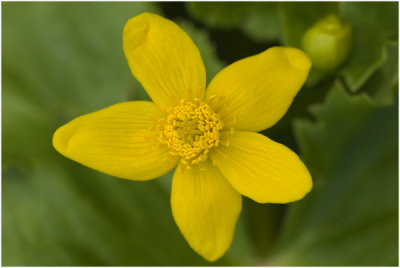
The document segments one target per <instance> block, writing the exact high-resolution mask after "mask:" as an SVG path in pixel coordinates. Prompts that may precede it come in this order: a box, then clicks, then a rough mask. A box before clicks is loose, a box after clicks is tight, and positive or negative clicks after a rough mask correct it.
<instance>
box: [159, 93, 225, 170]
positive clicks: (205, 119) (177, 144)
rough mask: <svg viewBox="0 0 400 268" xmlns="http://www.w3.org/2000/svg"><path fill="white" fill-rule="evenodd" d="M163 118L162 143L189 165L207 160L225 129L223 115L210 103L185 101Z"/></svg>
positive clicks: (171, 109)
mask: <svg viewBox="0 0 400 268" xmlns="http://www.w3.org/2000/svg"><path fill="white" fill-rule="evenodd" d="M167 113H168V115H167V117H165V118H162V119H160V120H159V122H158V124H159V129H161V135H160V138H159V139H160V142H161V143H164V144H166V145H168V147H169V148H171V149H172V150H171V154H173V155H179V156H181V157H182V159H181V161H183V162H184V163H185V164H186V165H187V166H189V165H190V164H198V163H200V162H202V161H204V160H206V159H207V154H208V152H209V151H210V149H211V148H213V147H214V146H218V143H219V135H220V133H219V131H220V130H221V129H222V128H223V122H222V120H221V119H220V116H219V115H218V114H216V113H214V111H213V110H212V109H211V108H210V106H208V105H207V104H206V103H204V102H201V101H198V100H195V101H193V102H192V101H186V100H181V102H180V104H179V105H177V106H175V107H174V108H170V109H169V110H168V111H167Z"/></svg>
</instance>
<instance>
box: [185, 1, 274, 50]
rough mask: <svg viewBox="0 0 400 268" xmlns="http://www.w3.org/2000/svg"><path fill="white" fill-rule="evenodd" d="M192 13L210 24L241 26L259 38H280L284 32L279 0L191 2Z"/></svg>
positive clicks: (188, 4)
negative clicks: (270, 0) (266, 0)
mask: <svg viewBox="0 0 400 268" xmlns="http://www.w3.org/2000/svg"><path fill="white" fill-rule="evenodd" d="M186 6H187V9H188V11H189V13H190V14H191V15H192V16H193V17H194V18H195V19H197V20H200V21H201V22H203V23H204V24H206V25H207V26H210V27H213V28H222V29H234V28H239V29H241V30H242V31H243V32H244V33H246V34H247V35H248V36H249V37H251V38H253V39H254V40H256V41H269V42H271V41H278V40H279V39H280V36H281V26H280V18H279V14H278V12H277V3H274V2H268V3H267V2H266V3H261V2H259V3H255V2H250V3H249V2H246V3H245V2H217V3H211V2H188V3H186Z"/></svg>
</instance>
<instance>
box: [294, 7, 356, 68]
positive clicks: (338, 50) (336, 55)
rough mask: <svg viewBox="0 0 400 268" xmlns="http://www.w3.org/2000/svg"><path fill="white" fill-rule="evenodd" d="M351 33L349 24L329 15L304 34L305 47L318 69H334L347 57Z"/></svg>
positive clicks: (303, 43)
mask: <svg viewBox="0 0 400 268" xmlns="http://www.w3.org/2000/svg"><path fill="white" fill-rule="evenodd" d="M351 34H352V30H351V27H350V25H349V24H347V23H345V22H343V21H341V20H340V19H339V18H338V17H337V16H335V15H329V16H327V17H325V18H324V19H322V20H320V21H318V22H317V23H316V24H314V25H313V26H312V27H311V28H310V29H309V30H308V31H307V32H306V33H305V34H304V35H303V40H302V45H303V49H304V51H305V52H306V53H307V54H308V56H309V57H310V58H311V61H312V63H313V66H314V67H315V68H316V69H320V70H323V71H332V70H334V69H336V68H337V67H339V65H341V64H342V63H343V62H344V61H345V60H346V59H347V57H348V55H349V52H350V50H351V45H352V40H351V38H352V36H351Z"/></svg>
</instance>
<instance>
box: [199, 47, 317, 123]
mask: <svg viewBox="0 0 400 268" xmlns="http://www.w3.org/2000/svg"><path fill="white" fill-rule="evenodd" d="M310 68H311V61H310V60H309V59H308V57H307V56H306V55H305V54H304V53H303V52H302V51H301V50H299V49H296V48H289V47H273V48H270V49H268V50H266V51H264V52H262V53H260V54H258V55H255V56H252V57H248V58H245V59H243V60H240V61H237V62H235V63H233V64H231V65H229V66H228V67H226V68H225V69H223V70H222V71H221V72H220V73H219V74H218V75H217V76H216V77H215V78H214V79H213V80H212V81H211V83H210V85H209V86H208V88H207V92H206V96H207V98H210V97H212V96H213V95H216V96H220V97H224V102H225V104H226V108H225V109H222V107H223V106H220V108H219V109H217V112H219V113H220V114H221V115H222V118H223V119H224V120H225V121H231V120H232V118H234V117H236V118H237V120H236V125H235V129H237V130H245V131H261V130H263V129H266V128H268V127H270V126H272V125H274V124H275V123H276V122H277V121H278V120H279V119H280V118H281V117H282V116H283V115H284V114H285V113H286V111H287V109H288V108H289V106H290V104H291V103H292V100H293V98H294V97H295V96H296V94H297V92H298V91H299V90H300V88H301V87H302V85H303V84H304V82H305V81H306V78H307V75H308V72H309V70H310ZM215 99H216V98H214V100H215ZM214 102H215V101H214ZM230 117H231V119H229V118H230Z"/></svg>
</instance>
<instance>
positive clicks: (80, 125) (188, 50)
mask: <svg viewBox="0 0 400 268" xmlns="http://www.w3.org/2000/svg"><path fill="white" fill-rule="evenodd" d="M123 50H124V52H125V56H126V58H127V60H128V64H129V66H130V68H131V70H132V73H133V75H134V77H136V79H137V80H139V81H140V83H141V84H142V86H143V87H144V89H145V90H146V91H147V93H148V94H149V96H150V97H151V99H152V100H153V102H149V101H130V102H123V103H118V104H115V105H112V106H110V107H108V108H105V109H103V110H100V111H97V112H93V113H90V114H86V115H83V116H80V117H78V118H76V119H74V120H72V121H71V122H69V123H67V124H66V125H64V126H62V127H60V128H59V129H57V131H56V132H55V134H54V137H53V145H54V147H55V148H56V149H57V151H58V152H60V153H61V154H62V155H64V156H66V157H68V158H70V159H72V160H75V161H77V162H79V163H81V164H83V165H85V166H88V167H90V168H93V169H96V170H98V171H101V172H104V173H106V174H109V175H112V176H115V177H120V178H124V179H130V180H139V181H144V180H151V179H155V178H157V177H159V176H162V175H164V174H166V173H167V172H169V171H170V170H171V169H173V168H174V167H175V166H177V168H176V170H175V172H174V175H173V180H172V191H171V207H172V213H173V216H174V219H175V222H176V224H177V225H178V227H179V229H180V231H181V232H182V234H183V236H184V237H185V238H186V240H187V241H188V243H189V244H190V246H191V247H192V248H193V249H194V250H195V251H196V252H198V253H199V254H200V255H202V256H203V257H204V258H205V259H207V260H209V261H214V260H216V259H218V258H220V257H221V256H222V255H223V254H224V253H225V252H226V250H227V249H228V248H229V246H230V244H231V242H232V239H233V235H234V230H235V225H236V221H237V219H238V217H239V214H240V211H241V207H242V197H241V195H244V196H247V197H249V198H251V199H253V200H254V201H256V202H259V203H287V202H292V201H296V200H299V199H301V198H302V197H303V196H304V195H305V194H306V193H307V192H309V191H310V189H311V187H312V181H311V177H310V174H309V172H308V170H307V168H306V167H305V165H304V164H303V163H302V162H301V160H300V159H299V157H298V156H297V155H296V154H295V153H293V152H292V151H291V150H290V149H288V148H287V147H285V146H283V145H281V144H279V143H276V142H274V141H272V140H270V139H269V138H267V137H265V136H263V135H261V134H258V133H256V132H257V131H261V130H263V129H266V128H269V127H271V126H273V125H274V124H275V123H276V122H277V121H278V120H279V119H280V118H281V117H282V116H283V115H284V114H285V112H286V110H287V109H288V107H289V106H290V104H291V102H292V100H293V98H294V97H295V95H296V94H297V92H298V91H299V89H300V88H301V86H302V85H303V83H304V82H305V80H306V77H307V74H308V72H309V69H310V67H311V62H310V60H309V59H308V57H307V56H306V55H305V54H304V53H303V52H301V51H300V50H298V49H295V48H286V47H273V48H270V49H268V50H266V51H264V52H262V53H260V54H258V55H255V56H252V57H248V58H245V59H243V60H240V61H238V62H235V63H233V64H231V65H230V66H228V67H226V68H225V69H223V70H222V71H221V72H220V73H219V74H218V75H217V76H216V77H215V78H214V79H213V80H212V81H211V83H210V84H209V85H208V87H207V88H206V72H205V69H204V64H203V61H202V59H201V56H200V53H199V51H198V49H197V47H196V46H195V45H194V43H193V42H192V40H191V39H190V37H189V36H188V35H187V34H186V33H185V32H184V31H183V30H182V29H181V28H179V26H177V25H176V24H175V23H174V22H172V21H170V20H167V19H164V18H162V17H160V16H158V15H155V14H150V13H143V14H141V15H139V16H136V17H134V18H132V19H130V20H129V21H128V22H127V23H126V25H125V28H124V31H123Z"/></svg>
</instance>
